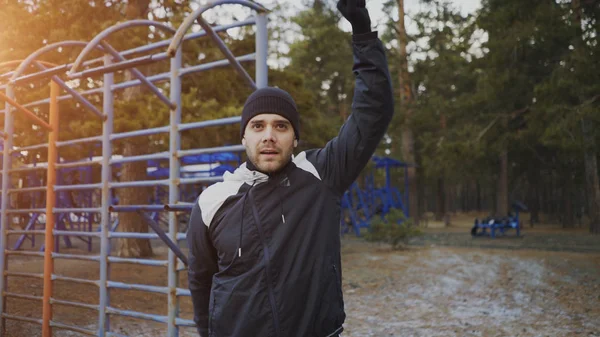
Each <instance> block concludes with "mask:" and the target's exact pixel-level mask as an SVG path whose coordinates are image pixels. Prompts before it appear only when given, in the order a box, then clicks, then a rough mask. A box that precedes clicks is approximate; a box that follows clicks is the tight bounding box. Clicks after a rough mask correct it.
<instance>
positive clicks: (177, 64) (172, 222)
mask: <svg viewBox="0 0 600 337" xmlns="http://www.w3.org/2000/svg"><path fill="white" fill-rule="evenodd" d="M181 55H182V52H181V47H179V48H178V49H177V53H176V54H175V57H174V58H172V59H171V93H170V96H171V103H172V104H174V106H175V108H174V109H172V110H171V119H170V127H171V129H170V132H169V152H170V157H169V204H171V205H172V204H175V203H177V201H179V165H180V163H179V157H178V156H177V152H178V151H179V150H180V148H181V134H180V133H179V123H181V78H180V77H179V70H180V69H181ZM178 225H179V223H178V220H177V214H176V213H175V212H169V237H170V238H171V240H172V241H173V242H177V232H178V227H179V226H178ZM168 259H169V267H168V269H169V271H168V273H169V275H168V286H169V296H168V302H169V321H168V324H167V327H168V336H169V337H177V336H179V328H178V327H177V325H176V324H175V323H176V319H177V317H178V316H179V299H178V297H177V283H178V282H177V281H178V277H177V256H176V255H175V252H173V250H172V249H169V255H168Z"/></svg>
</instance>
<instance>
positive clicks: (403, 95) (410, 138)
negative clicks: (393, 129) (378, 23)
mask: <svg viewBox="0 0 600 337" xmlns="http://www.w3.org/2000/svg"><path fill="white" fill-rule="evenodd" d="M396 2H397V4H398V18H399V19H398V23H397V28H398V41H399V44H398V45H399V47H398V48H399V54H400V71H399V78H398V79H399V83H400V86H399V90H400V105H401V107H402V111H403V112H404V116H405V122H404V127H403V128H402V157H403V159H404V161H405V162H407V163H409V164H416V162H415V140H414V135H413V131H412V129H411V126H410V124H411V123H410V122H411V116H412V109H411V103H412V101H413V97H412V91H411V85H410V76H409V73H408V57H407V54H406V45H407V44H408V36H407V34H406V27H405V25H404V0H396ZM408 179H409V188H408V190H409V195H410V198H409V205H408V209H409V215H410V217H411V218H412V219H413V221H414V222H415V223H418V222H419V195H418V192H419V189H418V183H417V168H416V167H415V166H410V167H409V168H408Z"/></svg>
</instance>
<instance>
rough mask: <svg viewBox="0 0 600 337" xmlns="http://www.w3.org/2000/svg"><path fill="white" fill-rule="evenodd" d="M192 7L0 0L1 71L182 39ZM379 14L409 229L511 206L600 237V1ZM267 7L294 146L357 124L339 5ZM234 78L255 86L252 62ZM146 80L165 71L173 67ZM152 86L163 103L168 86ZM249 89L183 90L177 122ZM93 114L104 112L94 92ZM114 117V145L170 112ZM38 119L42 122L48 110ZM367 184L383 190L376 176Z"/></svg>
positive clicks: (143, 251) (235, 44) (127, 144)
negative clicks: (99, 48) (103, 36)
mask: <svg viewBox="0 0 600 337" xmlns="http://www.w3.org/2000/svg"><path fill="white" fill-rule="evenodd" d="M367 3H369V1H368V0H367ZM198 4H199V3H197V2H188V1H177V0H129V1H120V0H90V1H80V0H16V1H15V0H0V63H2V62H5V61H10V60H17V59H24V58H26V57H27V56H28V55H30V54H31V53H32V52H34V51H35V50H37V49H39V48H41V47H43V46H45V45H48V44H51V43H55V42H59V41H64V40H79V41H89V40H91V39H92V38H93V37H94V36H96V34H98V33H99V32H101V31H102V30H103V29H106V28H108V27H110V26H112V25H115V24H116V23H118V22H122V21H125V20H134V19H151V20H156V21H162V22H165V23H167V24H169V25H171V26H172V27H174V28H177V27H178V26H179V25H180V24H181V22H182V21H183V19H184V18H185V17H186V16H187V15H188V14H189V13H190V12H191V11H193V10H194V9H195V8H197V6H198ZM379 4H380V5H381V7H380V8H381V12H382V13H384V14H383V16H381V17H378V19H377V20H374V22H373V29H374V30H377V31H378V32H379V36H380V38H381V39H382V41H383V42H384V45H385V46H386V49H387V52H388V60H389V65H390V69H391V71H392V78H393V80H394V90H395V104H396V107H395V116H394V119H393V121H392V125H391V126H390V128H389V130H388V133H387V135H386V136H385V137H384V139H383V140H382V143H381V145H380V147H379V149H378V150H377V155H379V156H390V157H392V158H395V159H398V160H401V161H403V162H406V163H410V164H411V166H410V168H409V172H408V177H409V182H410V183H409V191H405V193H409V195H410V207H409V208H410V214H411V217H413V219H414V220H415V221H416V222H417V223H418V222H419V220H421V219H423V218H424V217H426V216H427V215H428V214H431V215H433V216H434V217H435V218H436V219H438V220H444V221H445V222H447V223H452V216H453V214H456V213H457V212H469V211H477V212H486V213H491V214H497V215H505V214H507V213H508V212H509V211H510V205H511V204H512V203H513V202H516V201H520V202H522V203H524V204H525V205H527V207H528V209H529V212H530V222H531V225H533V224H536V223H548V222H554V223H560V224H561V226H563V227H565V228H573V227H577V226H584V227H586V228H589V231H590V233H595V234H600V183H599V174H600V171H599V167H598V154H599V151H598V149H599V147H598V144H600V132H599V128H598V124H599V123H600V112H599V97H600V50H599V48H600V47H599V46H598V27H600V24H599V19H600V1H598V0H551V1H549V0H543V1H542V0H535V1H520V0H482V1H481V3H480V6H479V7H478V8H477V9H476V10H474V11H470V12H468V13H465V12H464V11H461V10H460V8H458V7H457V6H456V4H454V3H453V2H452V1H445V0H421V1H419V10H417V11H411V12H410V13H407V11H406V8H405V5H404V1H403V0H385V1H379ZM238 9H239V10H238ZM269 9H270V10H272V12H271V13H270V15H269V19H270V22H269V33H270V43H269V46H270V61H269V64H270V69H269V84H270V85H274V86H279V87H281V88H283V89H285V90H288V91H289V92H290V93H291V94H292V95H293V96H294V98H295V99H296V101H297V103H298V106H299V109H300V113H301V123H302V137H301V142H300V148H301V149H307V148H312V147H320V146H323V145H324V144H325V143H326V142H327V141H328V140H329V139H331V137H334V136H335V135H336V134H337V132H338V130H339V128H340V126H341V125H342V123H343V122H344V120H345V119H346V118H347V117H348V115H349V114H350V113H351V103H352V92H353V89H354V75H353V73H352V52H351V33H350V32H349V29H348V26H347V25H345V23H344V22H343V21H344V20H343V19H342V18H341V16H340V15H339V13H338V11H337V10H336V9H335V1H333V0H311V1H304V2H302V3H301V4H299V3H294V5H293V6H292V5H290V3H288V2H281V3H280V2H278V1H271V3H270V5H269ZM249 15H251V12H250V11H245V10H243V9H241V8H237V9H236V10H234V11H232V10H231V7H228V6H224V7H223V8H222V9H218V10H214V11H211V13H210V14H209V15H208V16H207V19H208V21H209V22H210V23H213V24H222V23H226V22H231V21H235V20H243V19H245V18H246V17H247V16H249ZM407 27H410V29H408V31H407ZM196 28H198V27H196ZM220 36H221V37H222V38H223V39H224V40H225V41H226V43H227V45H228V46H229V48H230V49H231V50H232V51H233V52H234V54H236V55H241V54H246V53H251V52H253V51H254V47H255V45H254V31H253V29H251V28H244V29H234V30H230V31H228V32H225V33H220ZM166 38H168V36H166V35H165V34H163V33H162V32H160V31H158V30H154V29H151V30H148V28H146V27H144V28H133V29H128V30H126V31H123V32H120V33H119V34H115V35H114V36H112V37H111V38H110V39H109V42H110V44H111V45H113V46H114V47H115V48H116V49H118V50H124V49H127V48H132V47H136V46H140V45H144V44H148V43H151V42H155V41H159V40H163V39H166ZM79 52H80V49H78V48H72V49H68V48H65V49H64V50H62V49H61V50H59V51H56V52H53V53H49V54H46V55H45V56H44V58H43V60H44V61H49V62H53V63H57V64H64V63H67V62H72V61H73V60H74V58H75V57H76V56H77V55H78V54H79ZM222 58H223V57H222V54H221V52H220V51H219V50H218V48H217V47H216V46H215V45H214V43H213V42H212V41H210V40H208V39H204V40H196V41H192V42H188V43H186V45H185V49H184V63H186V64H188V65H190V64H198V63H206V62H210V61H214V60H217V59H222ZM244 67H245V68H246V69H247V70H248V72H249V73H250V74H253V73H254V69H253V65H251V64H249V63H246V64H244ZM140 70H141V71H142V72H143V73H146V74H150V73H155V72H157V71H167V70H168V62H163V63H160V64H153V65H150V66H144V67H141V68H140ZM5 71H6V69H2V72H5ZM116 78H117V79H119V78H120V79H126V78H131V74H130V73H129V72H127V71H125V72H119V73H117V74H116ZM70 85H71V86H72V87H73V88H76V89H84V88H85V89H91V88H100V87H101V86H102V83H101V81H98V80H92V79H88V80H87V82H85V81H83V80H81V81H71V82H70ZM161 88H163V89H165V90H167V92H168V88H167V87H166V86H165V85H164V84H163V85H162V86H161ZM48 92H49V89H48V86H47V83H42V82H40V83H37V84H32V85H30V86H27V87H19V88H18V90H17V92H16V94H17V99H18V101H19V102H30V101H33V100H37V99H41V98H46V97H48ZM250 92H251V89H250V88H249V87H248V86H247V85H246V84H245V83H244V82H243V80H242V79H241V77H239V76H238V75H237V74H236V73H235V72H234V71H233V70H231V69H226V68H221V69H217V70H214V71H211V72H205V73H201V74H199V75H198V76H188V77H185V78H184V81H183V88H182V104H183V122H192V121H201V120H211V119H216V118H223V117H231V116H238V115H239V114H240V111H241V108H242V105H243V103H244V100H245V98H246V97H247V95H248V94H250ZM90 101H91V102H94V103H98V105H97V106H99V107H100V106H101V96H100V95H99V96H97V97H90ZM60 108H61V121H60V122H61V130H60V134H59V139H60V140H67V139H73V138H80V137H89V136H94V135H98V134H100V133H101V123H100V122H99V121H97V120H94V119H93V118H88V117H86V116H88V114H89V113H87V112H85V111H84V110H83V107H81V106H79V105H76V104H73V103H61V107H60ZM115 111H116V117H115V132H125V131H131V130H137V129H141V128H151V127H158V126H163V125H167V124H168V120H169V109H168V107H166V106H165V105H164V104H162V103H161V102H160V101H159V100H158V99H157V98H156V97H155V96H154V95H152V94H150V93H147V92H145V91H144V89H142V88H132V89H126V90H124V91H121V92H119V93H117V95H116V103H115ZM34 112H35V113H36V114H38V115H39V116H40V117H42V118H44V119H46V120H47V114H48V111H47V107H46V108H45V107H39V108H36V109H35V110H34ZM0 124H3V118H2V122H0ZM1 126H3V125H0V127H1ZM15 130H16V131H15V144H16V145H17V146H25V145H30V144H38V143H40V139H44V138H43V137H45V136H43V132H42V130H39V129H36V128H35V127H32V126H31V125H30V124H29V122H28V121H26V120H25V119H24V118H23V117H19V116H18V117H17V118H16V129H15ZM40 137H42V138H40ZM238 143H239V129H238V126H237V125H234V126H224V127H217V128H210V129H205V130H203V131H202V132H201V133H198V132H196V133H194V132H190V133H184V134H183V140H182V145H183V148H191V147H211V146H220V145H226V144H238ZM167 149H168V141H166V138H164V137H162V136H161V137H158V136H153V137H138V138H134V139H129V140H127V141H120V142H119V141H117V142H115V143H114V152H115V153H117V154H122V155H125V156H130V155H140V154H144V153H151V152H157V151H164V150H167ZM100 153H101V149H100V147H95V148H94V147H92V148H85V149H81V148H72V149H65V150H64V151H62V152H61V153H60V155H61V157H62V158H63V159H65V160H76V159H81V158H82V154H84V155H85V156H87V155H100ZM45 156H46V153H44V151H43V150H41V151H39V152H35V153H34V152H29V153H27V156H24V157H23V159H22V160H23V161H24V162H32V161H34V160H35V161H38V162H40V161H44V160H45V158H44V157H45ZM122 170H123V171H122V172H123V174H122V175H121V179H123V180H136V179H139V178H140V177H142V176H143V175H145V172H146V168H145V167H144V166H143V165H140V164H135V163H130V164H124V165H123V168H122ZM370 170H371V168H368V169H367V170H365V172H367V171H369V172H370ZM377 176H378V177H377V179H382V172H379V171H378V172H377ZM403 179H404V175H403V173H402V172H400V171H398V173H397V174H395V175H394V180H393V181H394V184H395V185H397V186H399V187H402V186H404V182H403ZM362 181H363V180H362V178H361V179H360V180H359V182H361V183H362ZM130 190H131V189H130ZM136 191H137V192H131V191H129V192H128V191H121V192H120V193H121V195H120V198H121V200H122V202H123V203H124V204H140V203H144V202H140V198H144V197H145V195H144V194H143V193H139V191H138V190H136ZM123 217H124V218H123V219H122V221H121V225H120V227H123V228H125V229H124V230H126V229H127V228H128V226H129V227H130V229H129V230H131V228H134V227H135V226H136V225H135V224H136V223H140V221H138V220H139V219H136V217H137V215H136V214H127V215H123ZM127 217H130V218H127ZM128 223H129V224H131V225H127V224H128ZM134 229H135V228H134ZM137 230H139V228H138V229H137ZM142 230H143V229H142ZM144 245H145V244H144V242H143V240H142V241H140V242H137V243H136V242H130V244H127V243H126V242H125V241H124V242H123V243H122V244H121V247H120V249H119V251H120V255H122V256H143V255H147V254H148V253H149V252H150V251H151V248H150V247H149V245H148V246H147V247H145V246H144ZM148 249H149V250H148Z"/></svg>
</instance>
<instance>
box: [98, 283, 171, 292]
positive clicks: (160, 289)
mask: <svg viewBox="0 0 600 337" xmlns="http://www.w3.org/2000/svg"><path fill="white" fill-rule="evenodd" d="M107 283H108V285H107V286H108V287H109V288H114V289H124V290H140V291H148V292H152V293H157V294H168V293H169V288H167V287H158V286H149V285H145V284H128V283H123V282H116V281H108V282H107Z"/></svg>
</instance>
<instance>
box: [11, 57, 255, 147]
mask: <svg viewBox="0 0 600 337" xmlns="http://www.w3.org/2000/svg"><path fill="white" fill-rule="evenodd" d="M253 55H254V54H250V55H246V56H241V57H239V58H238V60H239V61H252V60H254V56H253ZM228 65H229V61H228V60H220V61H214V62H209V63H205V64H201V65H198V66H194V67H191V68H185V69H182V71H184V72H185V73H184V74H182V73H181V71H180V76H184V75H189V74H191V73H197V72H201V71H206V70H210V69H212V68H216V67H225V66H228ZM170 78H171V72H165V73H161V74H156V75H153V76H148V77H146V79H148V81H150V82H153V83H155V82H164V81H167V80H169V79H170ZM141 83H142V82H141V81H140V80H137V79H136V80H131V81H125V82H121V83H118V84H114V85H113V86H112V87H111V89H112V90H114V91H116V90H120V89H125V88H129V87H133V86H137V85H140V84H141ZM103 90H104V88H94V89H90V90H87V91H84V92H82V93H81V95H94V94H102V93H103ZM71 98H72V96H71V95H63V96H60V97H58V101H59V102H60V101H63V100H67V99H71ZM49 102H50V99H49V98H45V99H42V100H39V101H35V102H31V103H28V104H24V105H23V107H26V108H27V107H32V106H37V105H42V104H48V103H49ZM3 112H5V111H4V110H0V113H3ZM99 138H100V137H99ZM98 141H100V139H99V140H98ZM59 143H62V142H59Z"/></svg>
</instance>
